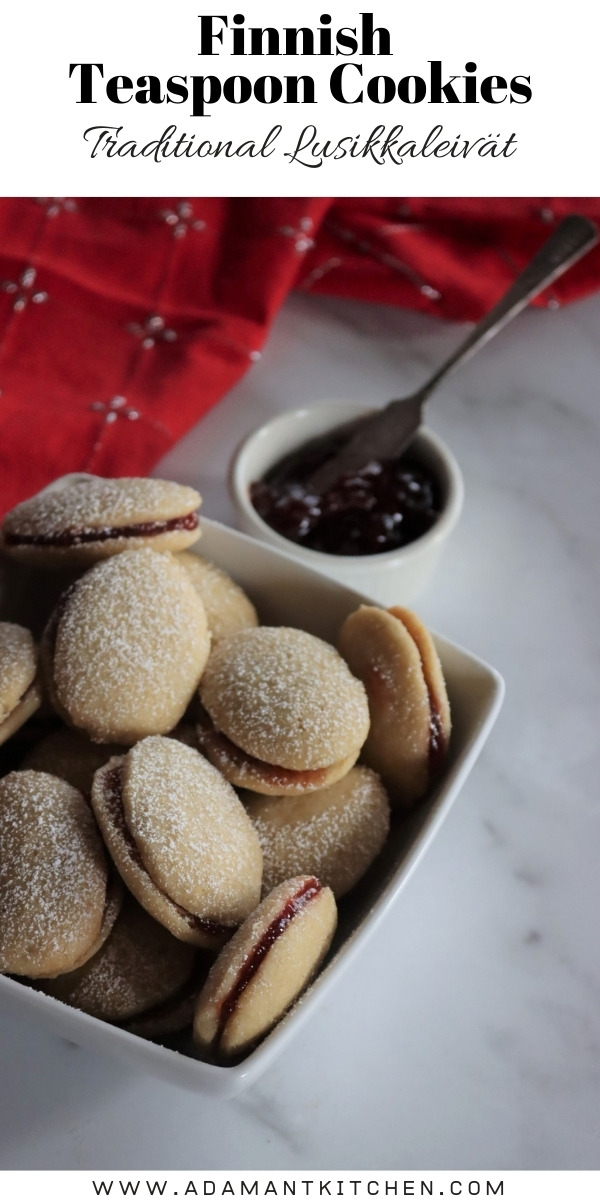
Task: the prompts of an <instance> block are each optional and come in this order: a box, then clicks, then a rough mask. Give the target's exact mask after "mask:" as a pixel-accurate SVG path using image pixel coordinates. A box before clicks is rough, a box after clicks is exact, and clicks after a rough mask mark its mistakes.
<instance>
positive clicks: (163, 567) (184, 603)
mask: <svg viewBox="0 0 600 1200" xmlns="http://www.w3.org/2000/svg"><path fill="white" fill-rule="evenodd" d="M209 648H210V635H209V633H208V627H207V624H206V615H205V612H204V608H203V606H202V602H201V601H200V599H199V597H198V595H197V592H196V590H195V588H194V587H193V585H192V584H191V583H190V581H189V578H188V575H187V573H186V571H185V570H184V569H183V567H180V566H179V565H178V563H177V562H176V560H175V558H174V557H173V556H172V555H170V554H155V552H154V550H148V549H140V550H127V551H125V552H124V553H123V554H119V555H117V556H116V557H114V558H110V559H108V560H107V561H106V562H103V563H98V564H97V566H95V567H93V568H92V570H91V571H88V572H87V573H86V574H85V575H83V576H82V578H81V579H79V580H78V581H77V582H76V583H75V584H73V586H72V587H71V588H69V590H68V591H67V592H66V593H65V594H64V596H63V597H62V600H61V601H60V602H59V604H58V606H57V608H56V609H55V610H54V613H53V615H52V617H51V619H50V621H49V623H48V625H47V626H46V631H45V633H44V637H43V640H42V665H43V668H44V674H45V677H46V679H47V683H48V691H49V693H50V697H51V699H52V702H53V704H54V706H55V708H56V709H57V711H58V713H59V714H60V715H61V716H62V717H63V718H64V719H65V720H66V721H67V723H68V724H69V725H72V726H74V727H75V728H76V729H78V730H80V731H81V732H83V733H86V734H87V735H88V737H90V738H91V739H92V741H95V742H117V743H119V744H120V745H125V746H129V745H132V744H133V743H134V742H136V741H138V740H139V739H140V738H143V737H146V736H147V735H149V734H155V733H168V732H169V730H171V729H173V728H174V726H175V725H176V724H177V722H178V721H179V720H180V719H181V717H182V716H183V713H184V712H185V709H186V707H187V705H188V702H189V700H190V699H191V697H192V696H193V694H194V692H195V690H196V688H197V686H198V681H199V679H200V676H201V674H202V671H203V669H204V665H205V663H206V661H207V658H208V652H209Z"/></svg>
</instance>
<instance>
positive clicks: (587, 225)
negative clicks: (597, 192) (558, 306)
mask: <svg viewBox="0 0 600 1200" xmlns="http://www.w3.org/2000/svg"><path fill="white" fill-rule="evenodd" d="M598 236H599V235H598V230H597V228H596V226H595V225H594V223H593V222H592V221H589V220H588V219H587V217H578V216H570V217H565V219H564V221H561V223H560V225H559V226H558V228H557V229H556V230H555V231H554V233H553V234H552V236H551V237H550V238H548V241H547V242H544V245H543V246H542V247H541V249H540V250H538V252H537V254H536V255H535V256H534V257H533V258H532V260H531V262H530V263H529V264H528V266H526V267H525V269H524V270H523V271H521V274H520V275H517V278H516V279H515V281H514V283H513V284H512V285H511V286H510V287H509V289H508V291H507V292H505V293H504V295H503V296H502V299H501V300H499V301H498V303H497V304H495V305H494V307H493V308H492V309H490V311H489V312H488V313H486V314H485V316H484V317H482V319H481V320H480V321H478V322H477V324H476V326H475V328H474V329H472V330H471V333H470V334H469V336H468V337H467V338H465V341H464V342H462V343H461V345H460V346H459V347H458V349H457V350H455V351H454V353H453V354H451V355H450V358H447V359H446V361H445V362H444V363H443V364H442V366H441V367H439V368H438V370H437V371H436V372H435V375H433V376H432V377H431V379H428V381H427V383H426V384H425V386H424V387H423V388H421V389H420V390H419V395H420V397H421V399H423V400H424V399H425V398H426V397H427V396H428V395H429V393H430V392H431V391H432V390H433V388H434V387H436V386H437V384H438V383H439V382H440V380H441V379H443V378H444V376H445V375H447V374H448V373H449V372H450V371H452V370H454V368H455V367H457V366H458V365H459V364H460V363H463V362H465V360H466V359H467V358H470V357H471V355H472V354H474V353H475V350H477V349H478V347H479V346H481V345H483V344H484V343H485V342H488V341H489V340H490V338H492V337H494V336H495V334H497V333H498V331H499V330H500V329H502V328H503V326H504V325H506V324H508V322H509V321H511V320H512V318H513V317H515V316H516V315H517V313H518V312H520V311H521V309H522V308H525V306H526V305H527V304H528V303H529V301H530V300H533V297H534V296H537V295H538V293H539V292H542V291H543V290H544V288H546V287H548V286H549V284H551V283H552V282H553V281H554V280H555V279H558V277H559V275H562V273H563V271H567V270H568V268H569V267H570V266H572V265H573V263H575V262H577V259H578V258H582V256H583V255H584V254H587V252H588V250H591V248H592V246H594V245H595V244H596V242H597V241H598Z"/></svg>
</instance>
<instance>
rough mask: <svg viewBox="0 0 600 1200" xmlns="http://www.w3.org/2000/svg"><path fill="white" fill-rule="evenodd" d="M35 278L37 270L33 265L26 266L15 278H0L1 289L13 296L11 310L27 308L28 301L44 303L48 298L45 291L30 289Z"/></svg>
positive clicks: (20, 310)
mask: <svg viewBox="0 0 600 1200" xmlns="http://www.w3.org/2000/svg"><path fill="white" fill-rule="evenodd" d="M36 278H37V271H36V269H35V267H26V268H25V270H24V271H22V272H21V274H20V275H19V278H18V279H17V280H14V279H3V280H2V282H1V283H0V288H1V289H2V291H3V292H7V293H8V295H9V296H13V297H14V299H13V312H23V309H24V308H27V305H28V304H29V302H30V301H31V303H32V304H44V303H45V302H46V300H47V299H48V293H47V292H42V291H35V292H34V291H32V289H33V285H34V283H35V281H36Z"/></svg>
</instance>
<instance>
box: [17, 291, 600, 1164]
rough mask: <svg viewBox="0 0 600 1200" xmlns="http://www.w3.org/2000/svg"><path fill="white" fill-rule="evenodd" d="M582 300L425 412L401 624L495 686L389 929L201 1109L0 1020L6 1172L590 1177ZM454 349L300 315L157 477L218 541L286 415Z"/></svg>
mask: <svg viewBox="0 0 600 1200" xmlns="http://www.w3.org/2000/svg"><path fill="white" fill-rule="evenodd" d="M599 328H600V299H592V300H589V301H587V302H585V303H582V304H580V305H578V306H575V307H571V308H568V309H565V310H563V311H558V312H528V313H526V314H524V315H523V316H521V317H520V318H519V319H518V320H517V322H516V323H515V324H513V325H512V326H511V327H510V328H509V329H508V330H506V331H505V332H504V333H503V334H502V335H500V337H499V338H498V340H497V341H496V342H495V343H493V344H492V345H491V346H489V347H488V348H487V349H486V350H485V351H483V352H482V354H481V356H480V357H479V358H477V359H476V360H475V361H473V362H472V363H471V364H469V365H468V366H467V367H466V368H464V369H463V370H462V371H461V372H460V374H458V375H457V376H455V377H454V378H453V379H452V380H451V381H450V382H449V383H448V384H447V385H446V386H445V387H444V388H443V390H442V391H441V392H440V394H439V397H438V399H436V400H434V401H433V402H432V403H431V405H430V409H431V412H430V420H431V424H432V425H433V427H434V428H435V429H436V430H438V431H439V432H440V433H441V434H442V435H443V436H444V437H445V438H446V439H447V441H448V442H449V443H450V444H451V446H452V447H453V449H454V451H455V453H456V454H457V456H458V458H459V460H460V462H461V464H462V467H463V470H464V474H465V482H466V505H465V511H464V514H463V517H462V521H461V524H460V527H459V529H458V531H457V532H456V533H455V535H454V538H453V542H452V544H451V547H450V548H449V549H448V551H447V553H446V558H445V561H444V563H443V566H442V569H441V570H440V572H439V573H438V575H437V577H436V579H435V581H434V583H433V585H432V586H431V587H430V589H429V591H428V593H427V594H426V595H425V596H424V597H423V600H422V603H421V605H420V612H421V614H422V615H423V616H424V617H425V619H426V620H427V621H429V623H430V624H432V625H433V626H434V627H435V628H436V629H438V630H439V631H440V632H442V633H444V634H447V635H448V636H450V637H452V638H454V639H456V640H458V641H460V642H462V643H463V644H464V645H465V646H467V647H468V648H469V649H472V650H474V651H476V652H478V653H480V654H481V655H483V656H484V657H485V658H487V659H488V660H489V661H490V662H492V663H493V664H494V665H495V666H497V667H498V668H499V669H500V671H501V672H502V673H503V674H504V676H505V678H506V683H507V699H506V702H505V707H504V710H503V712H502V714H501V716H500V719H499V722H498V725H497V727H496V730H495V731H494V733H493V735H492V739H491V741H490V742H489V744H488V747H487V748H486V750H485V752H484V755H483V757H482V759H481V760H480V762H479V764H478V765H477V767H476V769H475V771H474V773H473V775H472V776H471V778H470V780H469V782H468V785H467V786H466V787H465V788H464V790H463V792H462V794H461V796H460V798H459V800H458V801H457V803H456V805H455V807H454V809H453V811H452V813H451V814H450V816H449V818H448V820H447V822H446V824H445V825H444V827H443V828H442V830H441V832H440V833H439V835H438V837H437V840H436V841H435V843H434V845H433V846H432V847H431V849H430V850H429V851H428V853H427V855H426V857H425V859H424V861H423V862H422V864H421V866H420V867H419V869H418V871H417V872H416V873H415V875H414V876H413V878H412V880H411V882H410V883H409V885H408V887H407V888H406V889H405V890H404V892H403V893H402V896H401V897H400V899H399V902H398V904H397V905H396V907H395V909H394V910H393V911H392V912H391V913H390V914H388V916H387V918H386V919H385V921H384V923H383V926H382V927H381V928H380V930H379V931H378V932H377V934H376V935H375V937H374V939H373V941H372V942H371V944H370V945H369V946H368V948H367V949H366V950H365V952H364V953H363V955H362V958H361V959H360V961H359V963H357V964H356V966H355V967H353V968H351V969H350V970H349V972H348V973H347V974H346V976H345V977H344V979H343V980H342V981H341V982H340V984H339V986H338V987H337V989H336V990H334V992H333V994H331V995H330V996H329V998H328V999H327V1000H326V1002H325V1003H324V1005H323V1006H322V1007H321V1008H320V1010H319V1011H318V1013H317V1015H316V1017H315V1020H314V1021H313V1022H312V1025H311V1027H310V1028H308V1029H306V1030H305V1031H303V1033H302V1035H301V1036H300V1037H299V1039H297V1040H296V1041H295V1042H294V1043H293V1044H292V1045H291V1046H290V1047H289V1049H288V1050H287V1051H286V1052H285V1053H284V1054H283V1056H282V1057H281V1058H280V1059H279V1060H278V1061H277V1063H276V1065H274V1066H273V1067H272V1068H271V1069H270V1070H269V1072H268V1073H267V1074H266V1075H265V1076H263V1078H262V1079H261V1081H260V1082H259V1083H258V1084H257V1085H255V1086H254V1087H253V1088H252V1089H251V1090H249V1091H248V1092H247V1093H245V1094H244V1095H243V1096H241V1097H240V1098H239V1099H236V1100H234V1101H228V1102H221V1103H217V1102H214V1103H211V1102H210V1101H208V1100H206V1099H202V1098H195V1097H194V1096H191V1095H190V1094H188V1093H184V1092H180V1091H178V1090H177V1089H175V1088H172V1087H168V1086H166V1085H163V1084H160V1083H156V1082H154V1081H153V1080H151V1079H149V1078H146V1077H144V1076H143V1075H142V1074H135V1073H134V1072H132V1071H131V1070H130V1069H125V1068H121V1067H120V1066H119V1065H118V1064H117V1063H115V1062H113V1061H108V1060H101V1059H99V1058H97V1057H94V1056H93V1055H92V1054H91V1053H89V1052H88V1051H86V1050H83V1049H79V1048H76V1047H74V1046H71V1045H68V1044H66V1043H64V1042H62V1041H60V1040H57V1039H55V1038H53V1037H52V1036H50V1035H48V1034H46V1033H44V1032H41V1031H40V1030H37V1029H35V1028H33V1027H32V1026H30V1025H29V1024H27V1023H26V1022H25V1021H22V1022H20V1021H15V1020H14V1019H11V1020H10V1022H9V1021H8V1020H7V1019H6V1018H5V1017H2V1018H1V1019H0V1043H1V1046H2V1053H1V1061H2V1074H1V1078H2V1086H1V1087H0V1166H1V1167H3V1168H23V1167H28V1168H76V1167H79V1168H92V1167H93V1168H101V1167H103V1168H107V1169H108V1168H122V1169H125V1168H147V1169H151V1168H156V1169H161V1168H186V1169H187V1168H189V1169H191V1168H197V1169H201V1168H205V1169H207V1168H230V1169H233V1168H265V1169H266V1168H276V1167H288V1168H312V1169H318V1168H323V1169H331V1168H338V1169H343V1168H348V1169H349V1168H368V1167H372V1168H396V1169H416V1168H436V1167H438V1168H456V1169H464V1168H473V1169H475V1168H481V1169H486V1168H487V1169H492V1168H496V1169H497V1168H505V1169H507V1168H547V1169H551V1168H599V1167H600V1144H599V1141H598V1132H597V1113H598V1101H599V1098H600V1004H599V998H600V944H599V938H598V925H599V920H598V913H599V912H600V871H599V870H598V856H599V846H600V836H599V835H600V804H599V801H598V776H599V770H598V742H599V738H598V725H599V721H598V715H599V704H598V700H599V684H598V679H599V677H600V674H599V671H598V658H599V654H598V649H599V645H600V639H599V638H598V624H599V620H598V607H599V599H600V554H599V549H600V547H599V541H600V522H599V521H598V508H599V506H600V406H599V403H598V391H599V385H598V381H599V378H600V338H599ZM458 336H460V331H459V330H458V329H456V328H452V327H450V326H448V325H442V324H438V323H436V322H434V321H432V320H428V319H425V318H422V317H418V316H415V315H411V314H407V313H402V312H395V311H389V310H386V309H382V308H374V307H367V306H362V305H360V304H354V303H345V302H337V301H323V300H318V299H314V298H311V297H296V298H294V299H293V300H292V301H291V302H290V303H289V304H288V306H287V308H286V309H285V311H284V312H283V314H282V315H281V317H280V318H279V320H278V322H277V324H276V327H275V330H274V332H273V334H272V337H271V339H270V341H269V343H268V345H267V347H266V349H265V353H264V356H263V359H262V362H261V363H259V364H258V365H257V366H256V367H255V368H254V369H253V370H252V372H251V374H250V375H248V377H247V378H246V379H245V380H244V381H243V382H242V383H241V384H240V385H239V386H238V387H237V388H236V389H235V391H234V392H233V393H231V394H230V395H229V396H228V397H227V398H226V399H225V400H224V402H223V403H222V404H221V405H220V406H219V407H218V408H217V409H215V410H214V411H213V412H212V413H211V414H210V415H209V416H208V417H207V418H206V419H205V420H204V421H203V422H202V423H201V424H200V425H198V426H197V428H196V429H195V430H194V431H193V432H192V433H191V434H190V435H189V436H188V437H187V438H186V439H185V441H184V442H183V443H182V444H181V445H180V446H179V447H178V448H177V450H176V451H175V452H173V453H172V454H171V455H170V456H169V458H168V459H166V460H165V461H164V462H163V464H161V472H162V473H163V474H167V475H169V474H170V475H172V476H173V477H175V478H181V479H182V480H187V481H190V482H192V483H199V484H200V486H201V490H202V491H203V493H204V496H205V512H206V513H207V515H210V516H214V517H217V518H220V519H223V520H225V521H231V520H232V519H233V517H232V511H231V508H230V505H229V501H228V498H227V494H226V487H225V483H224V476H225V469H226V465H227V461H228V458H229V456H230V453H231V451H232V449H233V447H234V446H235V444H236V443H237V442H238V440H239V439H240V438H241V437H242V436H243V434H244V433H245V432H246V431H247V430H249V429H251V428H253V427H254V426H255V425H257V424H259V423H261V422H262V421H263V420H264V419H265V418H267V417H268V416H269V415H270V414H272V413H276V412H278V411H279V410H281V409H283V408H284V407H286V406H295V405H298V404H300V403H302V402H303V401H305V400H306V399H307V398H308V399H309V400H311V401H314V400H316V399H318V398H319V396H348V397H351V398H353V399H355V400H361V401H363V400H364V399H365V398H367V399H369V400H373V402H379V401H384V400H385V399H386V398H388V397H391V396H393V395H397V394H398V393H401V392H402V391H409V390H410V389H411V388H412V387H413V386H414V385H416V384H417V383H418V382H420V381H421V379H422V378H423V375H424V372H425V370H426V368H427V366H428V365H429V364H433V363H436V362H438V361H439V359H440V357H441V356H442V355H443V353H444V352H445V351H446V350H447V349H449V348H450V347H451V346H452V345H453V344H454V343H455V341H456V339H457V337H458Z"/></svg>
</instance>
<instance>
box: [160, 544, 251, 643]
mask: <svg viewBox="0 0 600 1200" xmlns="http://www.w3.org/2000/svg"><path fill="white" fill-rule="evenodd" d="M177 562H178V563H181V566H182V567H185V569H186V571H187V572H188V574H189V577H190V579H191V581H192V583H193V584H194V587H195V588H196V590H197V592H198V595H199V596H200V599H201V601H202V603H203V605H204V608H205V611H206V619H207V621H208V628H209V629H210V633H211V637H212V644H213V645H214V644H215V642H216V641H217V640H218V639H219V638H223V637H230V635H231V634H232V633H239V631H240V630H241V629H250V628H252V627H254V626H256V625H258V616H257V613H256V609H255V607H254V605H253V604H252V602H251V601H250V600H249V599H248V597H247V595H246V593H245V592H244V591H242V589H241V587H239V586H238V584H237V583H234V581H233V579H232V578H231V576H230V575H228V574H227V572H226V571H222V570H221V568H220V567H216V566H215V565H214V563H211V562H207V560H206V559H205V558H200V555H199V554H189V553H187V552H185V551H184V553H183V554H179V555H178V556H177Z"/></svg>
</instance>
